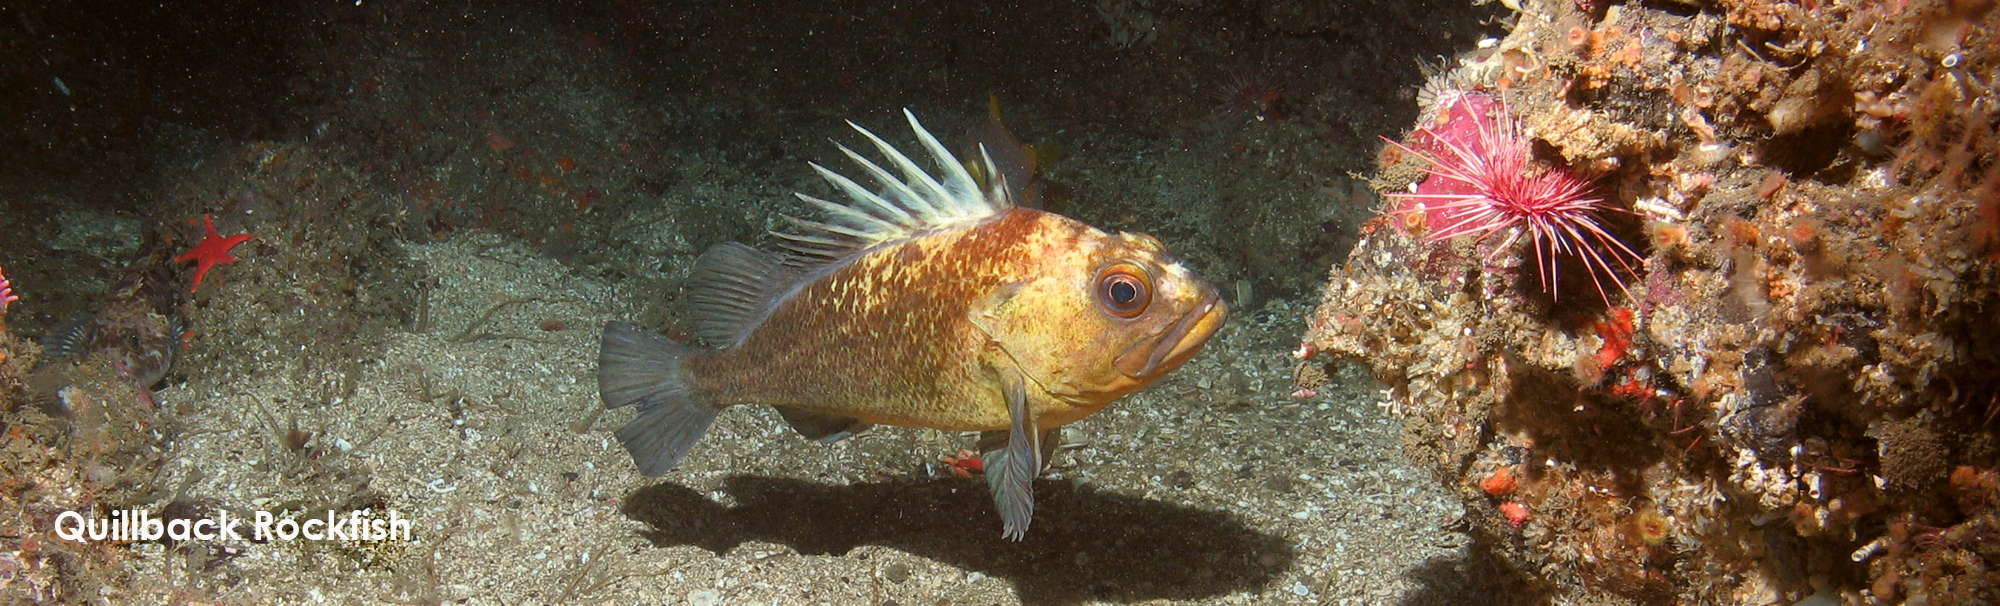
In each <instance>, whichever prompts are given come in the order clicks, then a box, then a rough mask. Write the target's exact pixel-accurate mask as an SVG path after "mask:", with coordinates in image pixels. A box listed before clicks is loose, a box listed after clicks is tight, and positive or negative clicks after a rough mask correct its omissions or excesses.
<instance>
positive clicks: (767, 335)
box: [684, 208, 1108, 431]
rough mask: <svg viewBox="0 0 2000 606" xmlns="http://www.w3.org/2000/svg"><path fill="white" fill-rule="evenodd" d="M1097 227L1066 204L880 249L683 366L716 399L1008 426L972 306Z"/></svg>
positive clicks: (1058, 414)
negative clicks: (1059, 211) (1064, 208)
mask: <svg viewBox="0 0 2000 606" xmlns="http://www.w3.org/2000/svg"><path fill="white" fill-rule="evenodd" d="M1091 232H1095V234H1092V233H1091ZM1093 235H1094V236H1095V237H1096V238H1098V239H1102V238H1105V237H1107V234H1104V233H1103V232H1100V231H1097V230H1095V229H1092V228H1090V227H1089V226H1086V225H1084V224H1082V223H1079V222H1076V221H1073V220H1070V219H1068V218H1066V217H1063V216H1061V215H1054V214H1049V213H1045V212H1040V211H1036V210H1030V209H1025V208H1013V209H1008V210H1007V211H1004V212H1003V213H1001V214H1000V215H998V216H995V217H993V218H991V219H988V220H986V221H985V222H982V223H980V224H979V225H977V226H975V227H973V228H966V229H952V230H944V231H940V232H936V233H932V234H929V235H925V236H923V237H921V238H917V239H914V240H911V241H908V242H902V243H898V244H895V245H891V246H885V247H882V248H880V249H878V250H875V251H872V252H870V253H868V254H866V255H862V256H860V257H858V258H856V259H854V260H853V261H852V262H849V263H846V264H843V265H840V266H838V267H833V268H830V271H827V272H826V274H825V275H824V276H823V277H820V278H818V279H813V280H811V281H809V282H807V283H805V284H804V285H802V287H801V288H800V290H799V292H798V293H796V294H794V295H792V296H790V297H788V298H787V299H786V300H785V301H784V303H783V304H782V305H780V306H779V307H778V308H777V309H774V310H773V311H772V313H771V314H770V316H768V317H767V319H766V320H765V321H764V322H763V323H762V324H760V325H759V326H758V327H757V329H756V330H755V331H753V332H751V333H750V335H749V338H748V339H746V340H745V341H744V342H743V343H742V344H739V345H736V346H734V347H729V348H727V349H722V350H717V351H715V352H713V353H710V354H706V355H701V356H696V357H693V358H691V359H689V360H688V361H687V365H686V366H685V367H684V368H685V369H686V372H687V373H689V376H690V378H692V379H693V381H692V383H693V384H694V385H695V386H696V387H697V389H698V390H699V391H701V392H704V393H706V394H708V397H709V402H710V403H711V404H714V405H717V406H727V405H734V404H751V403H755V404H771V405H776V406H790V407H796V408H803V409H808V410H814V411H818V412H825V413H830V414H836V415H842V416H851V417H855V418H859V419H861V420H862V421H865V422H869V423H882V424H889V425H901V426H911V427H933V428H937V429H945V430H954V431H959V430H991V429H1002V428H1005V427H1007V424H1008V422H1009V421H1008V415H1007V407H1006V404H1005V401H1004V400H1002V399H1001V397H1000V391H999V387H998V385H997V383H996V381H995V378H994V377H993V376H992V373H991V372H990V371H989V370H987V369H988V368H990V365H991V364H992V363H994V361H991V360H989V359H988V358H990V357H992V355H993V354H995V353H997V352H995V351H994V350H993V348H992V347H990V346H989V345H990V344H991V343H992V341H993V340H992V339H991V338H990V337H989V335H988V334H987V333H986V332H984V331H983V330H982V329H981V327H980V324H981V323H980V322H978V321H977V319H978V318H977V316H979V315H980V314H984V313H988V312H989V311H990V310H987V309H984V308H983V306H985V305H988V304H991V303H993V302H994V297H995V295H996V294H998V293H999V291H1001V290H1002V288H1003V287H1004V286H1006V285H1011V284H1020V283H1024V282H1029V281H1032V280H1033V279H1034V277H1035V276H1037V275H1043V274H1045V273H1046V272H1047V271H1048V270H1049V269H1050V268H1049V267H1047V266H1049V265H1065V264H1070V263H1074V262H1076V261H1077V259H1071V258H1065V257H1066V256H1068V255H1072V254H1076V253H1078V252H1084V251H1077V250H1074V248H1075V247H1074V246H1064V245H1063V244H1064V243H1075V242H1088V241H1090V240H1091V239H1092V238H1091V236H1093ZM1051 311H1055V310H1051ZM999 363H1006V362H1005V361H999ZM1031 401H1035V402H1036V404H1037V406H1038V407H1039V408H1040V409H1038V410H1036V411H1035V412H1036V413H1037V414H1039V415H1043V416H1044V417H1045V418H1049V419H1052V420H1060V419H1071V420H1073V419H1075V418H1081V417H1083V416H1086V415H1088V414H1089V413H1090V412H1093V411H1095V410H1096V409H1097V408H1098V407H1101V406H1102V405H1103V404H1104V402H1089V401H1072V400H1065V399H1061V398H1055V397H1047V398H1033V399H1031ZM1107 401H1108V400H1107ZM1079 408H1081V409H1082V410H1077V409H1079ZM1065 422H1066V421H1065ZM1057 424H1060V423H1057Z"/></svg>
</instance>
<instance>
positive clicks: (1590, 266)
mask: <svg viewBox="0 0 2000 606" xmlns="http://www.w3.org/2000/svg"><path fill="white" fill-rule="evenodd" d="M1436 104H1437V108H1436V110H1435V111H1434V115H1435V117H1434V118H1432V119H1431V121H1430V122H1429V123H1427V124H1426V125H1424V126H1423V127H1422V128H1418V129H1417V131H1416V132H1415V133H1412V134H1411V135H1410V142H1409V144H1407V145H1405V144H1403V143H1398V142H1396V141H1389V144H1390V145H1394V146H1396V147H1397V148H1398V149H1401V150H1403V151H1404V152H1406V153H1409V154H1410V155H1413V156H1416V157H1418V158H1420V159H1422V160H1423V161H1424V163H1425V164H1427V165H1428V166H1427V167H1425V168H1424V172H1426V173H1429V174H1430V176H1429V177H1427V178H1425V179H1424V180H1423V182H1421V183H1418V184H1417V185H1416V186H1415V187H1413V188H1411V191H1409V192H1408V193H1394V194H1389V197H1391V198H1395V199H1398V200H1400V201H1401V203H1400V204H1398V205H1397V206H1396V207H1395V208H1394V209H1392V210H1391V211H1390V212H1391V213H1392V214H1396V215H1411V214H1416V213H1423V219H1424V224H1425V225H1428V226H1429V227H1430V233H1429V234H1428V235H1427V236H1425V240H1427V241H1431V242H1437V241H1441V240H1448V239H1451V238H1456V237H1458V236H1473V237H1474V238H1475V239H1478V240H1484V239H1486V238H1487V237H1488V236H1491V235H1493V234H1494V233H1499V232H1506V234H1507V237H1506V239H1505V240H1504V241H1502V242H1501V243H1500V244H1499V245H1498V246H1496V247H1494V248H1493V252H1492V253H1489V255H1494V254H1499V253H1500V251H1504V250H1508V249H1510V248H1511V247H1512V246H1513V244H1514V242H1515V240H1516V239H1517V238H1520V236H1521V233H1522V232H1523V231H1526V232H1527V233H1528V237H1529V240H1530V243H1531V246H1533V247H1534V250H1535V268H1536V269H1537V270H1538V271H1539V272H1540V277H1541V283H1542V288H1543V290H1546V291H1548V292H1549V294H1550V296H1552V297H1556V298H1558V299H1559V298H1560V293H1559V292H1558V290H1557V285H1556V282H1557V281H1556V259H1557V257H1559V256H1561V255H1574V256H1576V257H1578V258H1580V259H1582V260H1583V263H1584V266H1585V268H1586V269H1587V270H1588V271H1589V273H1590V280H1591V282H1592V283H1595V284H1596V285H1597V294H1598V295H1600V296H1602V297H1604V301H1605V304H1606V305H1609V304H1610V302H1611V293H1610V292H1609V291H1607V290H1605V288H1604V282H1605V281H1606V280H1609V281H1610V282H1611V283H1612V284H1615V285H1617V286H1618V290H1619V291H1620V292H1624V293H1625V296H1626V298H1631V296H1632V293H1631V291H1629V290H1627V289H1626V288H1625V279H1624V277H1623V274H1630V273H1633V267H1634V265H1635V264H1636V263H1638V262H1639V260H1640V258H1639V254H1638V253H1636V252H1633V251H1632V249H1631V248H1630V247H1627V246H1625V243H1623V242H1620V241H1618V238H1616V237H1613V236H1612V235H1611V233H1610V232H1607V231H1605V229H1604V226H1603V224H1601V223H1599V222H1598V220H1597V211H1598V210H1600V209H1601V208H1603V207H1604V201H1603V199H1601V198H1598V197H1597V196H1595V195H1594V194H1593V193H1592V186H1591V183H1590V181H1589V180H1587V179H1584V178H1581V177H1578V176H1577V175H1576V174H1574V173H1572V172H1570V171H1569V170H1568V169H1567V168H1563V167H1540V166H1538V165H1537V163H1535V162H1534V161H1533V158H1532V156H1533V144H1532V141H1531V140H1530V139H1528V138H1527V137H1523V136H1521V135H1520V134H1519V132H1518V131H1519V127H1518V126H1517V125H1516V124H1515V122H1514V119H1513V117H1512V116H1511V115H1509V114H1508V113H1507V105H1506V104H1505V103H1503V102H1501V101H1499V100H1498V99H1496V98H1494V97H1493V96H1492V95H1489V94H1486V93H1483V92H1479V91H1451V93H1450V94H1448V95H1443V96H1440V98H1438V99H1437V100H1436ZM1490 259H1491V257H1490V256H1489V260H1490ZM1614 263H1615V264H1616V267H1613V264H1614ZM1621 272H1623V274H1621Z"/></svg>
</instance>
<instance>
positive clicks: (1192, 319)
mask: <svg viewBox="0 0 2000 606" xmlns="http://www.w3.org/2000/svg"><path fill="white" fill-rule="evenodd" d="M1228 317H1229V305H1227V304H1225V303H1223V302H1222V299H1220V298H1218V297H1216V296H1215V290H1214V289H1207V290H1206V291H1205V292H1203V293H1202V295H1201V300H1200V301H1198V302H1196V303H1195V306H1194V309H1193V310H1191V311H1189V312H1188V313H1187V314H1186V315H1183V316H1181V319H1180V320H1179V321H1176V322H1174V325H1173V326H1172V327H1170V328H1168V329H1167V331H1166V332H1165V333H1162V334H1161V335H1160V338H1159V339H1158V340H1155V341H1153V343H1152V345H1153V346H1152V347H1151V348H1147V347H1144V345H1145V344H1144V343H1143V342H1142V343H1140V344H1138V345H1136V346H1134V347H1132V348H1131V349H1128V350H1125V353H1124V354H1122V355H1120V356H1118V360H1117V362H1116V365H1117V367H1118V372H1121V373H1124V374H1125V376H1128V377H1134V378H1139V379H1150V378H1152V377H1155V376H1158V375H1160V374H1163V373H1166V372H1168V371H1171V370H1173V369H1176V368H1180V366H1181V364H1182V363H1185V362H1187V361H1188V358H1192V357H1194V354H1195V352H1197V351H1201V346H1202V345H1206V344H1207V343H1208V338H1209V337H1211V336H1214V335H1215V331H1217V330H1219V329H1221V328H1222V321H1223V320H1224V319H1227V318H1228Z"/></svg>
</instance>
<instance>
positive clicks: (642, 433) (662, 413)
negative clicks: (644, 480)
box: [597, 322, 720, 478]
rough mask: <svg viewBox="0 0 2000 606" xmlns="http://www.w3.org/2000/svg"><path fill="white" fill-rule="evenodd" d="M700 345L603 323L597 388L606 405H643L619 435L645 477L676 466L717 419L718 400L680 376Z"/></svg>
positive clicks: (620, 323) (642, 330)
mask: <svg viewBox="0 0 2000 606" xmlns="http://www.w3.org/2000/svg"><path fill="white" fill-rule="evenodd" d="M695 351H696V349H695V348H693V347H689V346H686V345H682V344H680V343H676V342H674V340H673V339H669V338H667V337H665V336H663V335H659V334H655V333H653V332H651V331H647V330H645V329H641V328H639V327H637V326H633V325H631V324H626V323H624V322H607V323H605V325H604V345H603V347H601V348H600V349H599V350H598V356H597V392H598V395H600V396H602V397H603V398H604V407H605V408H618V407H620V406H626V405H630V404H637V405H638V406H639V416H638V417H637V418H634V419H632V422H631V423H627V424H625V426H624V427H622V428H620V429H619V430H618V441H619V442H620V443H622V444H624V445H625V451H626V452H630V453H632V461H633V462H634V463H637V464H638V466H639V472H640V473H643V474H645V475H646V477H649V478H650V477H655V476H659V475H662V474H665V473H667V472H668V471H672V470H673V468H674V466H675V465H678V464H680V462H681V457H685V456H687V453H688V451H689V450H691V449H693V448H694V444H695V442H699V441H701V436H702V435H703V434H706V433H708V426H709V425H712V424H714V423H715V416H716V413H718V412H720V411H719V410H717V409H716V408H715V407H713V406H709V405H707V404H703V403H701V402H700V401H698V400H696V399H695V397H694V394H693V393H692V392H690V391H689V390H688V388H687V385H686V384H684V383H682V381H681V360H682V359H683V358H685V357H687V355H688V354H690V353H693V352H695Z"/></svg>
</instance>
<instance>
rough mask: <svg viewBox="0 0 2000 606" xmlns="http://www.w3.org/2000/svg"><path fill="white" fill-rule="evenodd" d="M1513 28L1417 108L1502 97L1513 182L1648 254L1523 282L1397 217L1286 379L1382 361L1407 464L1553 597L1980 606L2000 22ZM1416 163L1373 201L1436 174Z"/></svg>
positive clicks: (1622, 19) (1998, 156) (1932, 7)
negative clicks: (1585, 186)
mask: <svg viewBox="0 0 2000 606" xmlns="http://www.w3.org/2000/svg"><path fill="white" fill-rule="evenodd" d="M1508 4H1509V6H1510V7H1516V6H1517V5H1516V4H1514V3H1512V2H1509V3H1508ZM1517 8H1518V12H1517V14H1516V15H1515V17H1514V19H1515V22H1514V26H1513V29H1512V31H1511V33H1510V34H1509V35H1507V36H1506V37H1505V38H1504V39H1501V40H1497V41H1496V42H1497V43H1495V44H1490V45H1485V47H1484V48H1481V49H1479V50H1477V51H1474V52H1471V53H1468V54H1466V55H1463V56H1461V57H1459V58H1457V59H1456V61H1454V62H1452V63H1451V64H1449V65H1445V66H1443V67H1441V68H1439V69H1438V70H1437V75H1436V76H1435V77H1434V78H1433V82H1432V84H1431V86H1430V87H1429V88H1428V89H1427V91H1426V94H1424V95H1422V96H1421V97H1422V99H1424V100H1425V101H1426V102H1429V103H1436V100H1437V99H1439V98H1452V97H1453V96H1454V95H1459V94H1463V93H1465V92H1467V91H1478V92H1479V93H1480V94H1484V95H1493V96H1496V97H1498V98H1500V99H1503V100H1504V104H1503V109H1502V110H1501V111H1505V112H1507V113H1508V114H1509V115H1508V116H1496V117H1495V119H1504V120H1516V121H1518V122H1519V125H1520V129H1519V132H1520V136H1523V137H1527V138H1530V139H1532V141H1533V153H1534V158H1535V161H1534V162H1533V163H1532V164H1534V166H1530V167H1527V168H1526V169H1525V170H1527V171H1530V172H1549V171H1566V172H1569V173H1574V174H1577V175H1584V176H1587V178H1589V179H1590V180H1591V182H1592V184H1593V192H1592V193H1593V195H1594V196H1595V197H1597V198H1600V199H1601V201H1600V202H1598V208H1597V209H1596V210H1597V212H1596V213H1595V215H1594V216H1595V218H1596V219H1597V220H1598V221H1601V222H1602V224H1603V225H1604V226H1605V229H1606V231H1607V233H1609V234H1610V235H1612V236H1613V237H1614V238H1616V241H1615V243H1622V244H1623V245H1625V246H1629V247H1630V248H1631V249H1633V250H1635V251H1637V253H1638V254H1639V255H1640V256H1642V257H1643V263H1641V264H1637V265H1635V266H1633V267H1630V268H1617V267H1613V268H1610V269H1612V271H1596V272H1593V271H1590V268H1589V266H1587V264H1586V262H1585V261H1586V257H1587V256H1588V255H1590V254H1592V252H1593V250H1597V249H1595V248H1593V247H1601V246H1603V245H1604V244H1605V243H1604V242H1595V241H1586V242H1583V244H1584V246H1581V247H1578V248H1572V249H1571V250H1569V251H1567V252H1562V251H1556V253H1555V254H1554V256H1553V257H1552V260H1553V261H1555V263H1556V267H1557V268H1558V270H1559V271H1557V272H1556V275H1555V276H1553V279H1552V280H1551V281H1550V282H1548V283H1547V284H1545V283H1544V281H1543V280H1542V278H1541V277H1540V276H1538V272H1537V271H1536V269H1537V267H1538V264H1537V252H1538V251H1536V250H1534V247H1535V246H1536V245H1535V244H1533V243H1532V242H1530V241H1529V240H1528V239H1527V238H1525V237H1523V238H1520V239H1517V240H1508V239H1506V238H1501V237H1488V238H1483V239H1477V238H1472V237H1456V238H1441V239H1440V238H1428V237H1426V236H1427V235H1428V234H1430V233H1431V232H1433V231H1434V230H1438V229H1440V228H1441V226H1439V225H1435V224H1430V225H1427V224H1426V221H1424V220H1423V219H1424V218H1425V215H1426V213H1411V212H1398V205H1399V204H1401V205H1407V204H1408V203H1409V202H1410V198H1407V197H1405V198H1401V199H1395V198H1392V200H1397V201H1396V202H1392V203H1390V204H1388V205H1387V206H1388V207H1389V210H1388V211H1387V212H1385V213H1384V215H1383V216H1382V217H1380V218H1378V219H1376V220H1375V221H1374V222H1373V223H1371V224H1369V225H1368V226H1367V227H1365V228H1364V230H1363V231H1364V234H1365V235H1364V237H1363V238H1362V240H1361V242H1360V243H1359V244H1358V245H1357V246H1356V247H1355V249H1354V250H1353V252H1352V254H1351V256H1350V257H1349V259H1348V261H1347V262H1346V263H1345V264H1343V265H1341V266H1338V267H1336V268H1335V269H1334V270H1333V272H1332V275H1331V276H1330V278H1329V281H1328V284H1327V286H1326V289H1325V291H1324V300H1323V303H1322V304H1321V306H1320V307H1319V309H1318V311H1317V312H1316V313H1315V314H1314V316H1313V317H1312V318H1311V321H1310V326H1309V328H1308V332H1307V334H1306V336H1305V338H1304V344H1303V346H1302V347H1301V349H1300V350H1299V352H1298V355H1299V357H1301V358H1303V359H1304V362H1302V363H1301V366H1300V373H1299V379H1298V380H1299V382H1300V383H1301V387H1303V388H1311V387H1314V386H1315V383H1316V382H1317V381H1320V380H1322V379H1321V377H1324V376H1325V373H1324V368H1325V365H1326V364H1334V363H1344V362H1343V361H1352V362H1358V363H1360V364H1362V365H1365V366H1367V367H1368V368H1370V369H1372V370H1373V372H1374V374H1375V375H1376V376H1377V377H1378V378H1379V379H1380V380H1382V381H1383V382H1384V383H1385V384H1386V385H1387V386H1388V391H1387V398H1386V404H1385V405H1386V406H1388V407H1390V408H1391V410H1392V412H1393V413H1394V414H1395V415H1397V416H1398V417H1399V418H1400V419H1402V420H1403V422H1404V429H1403V435H1404V444H1405V447H1406V450H1407V452H1408V453H1409V454H1410V455H1411V456H1413V457H1414V458H1416V459H1417V461H1418V462H1419V464H1421V465H1427V466H1430V467H1431V468H1433V469H1434V470H1435V471H1436V473H1437V474H1438V476H1439V477H1440V478H1441V479H1442V480H1443V481H1444V482H1446V483H1447V485H1448V486H1450V487H1451V488H1453V489H1455V490H1456V491H1457V493H1458V494H1459V495H1460V496H1461V497H1462V498H1463V499H1464V501H1465V502H1466V503H1467V504H1468V506H1469V511H1472V512H1474V513H1473V515H1472V516H1470V517H1471V518H1472V520H1471V525H1472V526H1473V528H1474V531H1475V533H1476V534H1477V535H1479V536H1481V537H1482V538H1483V540H1485V541H1487V542H1489V543H1490V544H1491V546H1492V548H1493V550H1494V551H1495V552H1496V553H1498V554H1499V555H1500V557H1501V558H1502V559H1503V560H1505V561H1506V562H1507V563H1508V564H1509V565H1511V566H1513V567H1514V568H1515V569H1517V570H1518V571H1519V572H1521V573H1523V574H1524V575H1525V576H1528V577H1530V578H1532V579H1534V580H1535V582H1536V583H1537V584H1538V586H1539V588H1540V590H1541V591H1542V592H1544V593H1545V594H1547V597H1550V598H1552V599H1554V600H1555V601H1557V602H1558V603H1568V602H1579V601H1587V602H1589V603H1638V604H1665V603H1686V604H1758V605H1761V604H1789V603H1794V602H1795V601H1799V600H1807V601H1810V602H1812V603H1815V604H1829V603H1848V604H1896V603H1911V604H1916V603H1930V604H1971V603H1990V602H1991V601H1992V600H1994V599H1996V597H2000V578H1996V577H1995V576H1994V573H1993V571H1992V570H1993V567H1994V565H1995V564H2000V513H1996V509H1995V505H1996V504H2000V471H1996V469H1995V468H1996V465H2000V444H1996V442H1995V439H1994V437H1993V433H1992V428H1993V427H1994V423H1995V416H1996V414H2000V372H1996V371H1995V370H1994V369H1995V368H1996V363H2000V341H1996V337H2000V319H1996V316H1995V315H1994V314H1993V313H1992V309H1994V307H1993V306H1994V305H1995V304H1997V303H2000V291H1996V288H1995V287H1996V280H2000V263H1996V261H2000V132H1996V124H2000V123H1996V115H2000V101H1996V99H1997V98H2000V97H1996V91H1995V87H1996V86H2000V39H1996V35H2000V10H1994V9H1993V3H1992V2H1988V1H1982V0H1969V1H1968V0H1957V1H1930V2H1926V1H1921V0H1919V1H1915V2H1824V1H1814V0H1802V1H1798V2H1766V1H1760V0H1724V1H1721V2H1653V3H1631V4H1626V3H1608V2H1593V1H1589V0H1576V1H1569V0H1528V1H1524V2H1520V3H1518V6H1517ZM1450 115H1451V114H1450V112H1437V111H1427V112H1425V116H1427V117H1426V118H1425V120H1426V123H1424V124H1420V125H1419V126H1420V127H1422V128H1424V129H1432V130H1440V129H1442V128H1443V126H1442V125H1440V124H1437V122H1438V121H1439V120H1448V119H1449V118H1450ZM1440 116H1443V117H1442V118H1441V117H1440ZM1423 132H1427V131H1420V134H1421V133H1423ZM1406 151H1408V150H1407V148H1403V147H1399V146H1385V152H1384V154H1383V155H1382V157H1381V160H1382V165H1381V167H1380V171H1379V172H1378V173H1377V176H1376V179H1375V181H1374V186H1375V188H1376V189H1377V191H1380V192H1384V193H1388V194H1396V193H1399V192H1407V191H1415V188H1414V185H1415V184H1416V183H1418V182H1420V181H1422V180H1424V179H1426V178H1429V179H1438V178H1440V177H1438V176H1436V175H1434V174H1428V173H1427V172H1426V169H1432V170H1434V167H1430V166H1429V165H1428V163H1427V162H1425V161H1424V158H1422V157H1421V156H1422V155H1423V154H1410V153H1403V152H1406ZM1429 215H1430V216H1431V217H1435V216H1436V213H1435V212H1432V213H1429ZM1433 223H1434V222H1433ZM1597 252H1598V253H1599V254H1602V251H1601V250H1600V251H1597ZM1593 279H1597V280H1600V281H1605V280H1609V281H1616V282H1619V283H1621V284H1622V286H1623V288H1622V289H1620V288H1613V287H1611V285H1610V284H1609V283H1608V282H1600V283H1601V284H1603V285H1604V286H1605V288H1606V290H1607V294H1606V296H1605V297H1602V298H1600V297H1598V296H1597V293H1596V292H1594V290H1595V289H1593V288H1591V285H1592V280H1593ZM1800 603H1804V602H1800Z"/></svg>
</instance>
